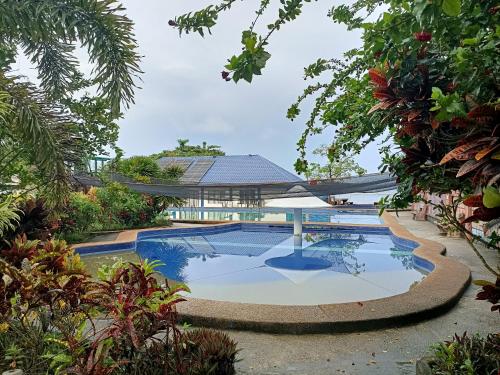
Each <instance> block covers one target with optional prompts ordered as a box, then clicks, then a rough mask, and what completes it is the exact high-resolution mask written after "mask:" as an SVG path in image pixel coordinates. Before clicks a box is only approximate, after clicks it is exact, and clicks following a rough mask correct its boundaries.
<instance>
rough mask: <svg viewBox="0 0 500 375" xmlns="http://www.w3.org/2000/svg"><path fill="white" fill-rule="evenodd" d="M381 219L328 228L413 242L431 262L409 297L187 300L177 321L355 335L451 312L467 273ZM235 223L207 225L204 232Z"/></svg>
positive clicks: (128, 236) (436, 247) (434, 245)
mask: <svg viewBox="0 0 500 375" xmlns="http://www.w3.org/2000/svg"><path fill="white" fill-rule="evenodd" d="M382 219H383V220H384V224H363V225H355V224H349V225H342V224H339V225H338V224H331V225H330V226H332V227H336V226H337V227H338V226H350V227H357V226H358V227H359V226H362V227H378V228H380V227H381V228H384V227H385V228H389V230H390V231H391V232H392V234H394V235H395V236H397V237H399V238H402V239H406V240H409V241H414V242H416V243H417V244H418V245H419V246H418V247H417V248H416V249H415V250H414V251H413V252H414V254H415V255H416V256H417V257H418V258H420V259H424V260H425V261H428V262H430V263H431V264H432V265H433V266H434V270H433V271H432V272H430V273H429V274H428V275H427V276H426V277H425V278H424V279H423V280H422V281H421V282H420V283H419V284H417V285H416V286H415V287H413V288H411V289H410V290H409V291H408V292H405V293H402V294H398V295H395V296H391V297H386V298H381V299H376V300H370V301H363V302H350V303H337V304H324V305H312V306H304V305H297V306H293V305H264V304H249V303H237V302H221V301H212V300H203V299H196V298H188V299H187V301H185V302H183V303H181V304H179V305H178V307H177V311H178V312H179V315H180V320H181V321H182V322H187V323H190V324H193V325H195V326H205V327H213V328H219V329H234V330H250V331H257V332H267V333H293V334H306V333H332V332H356V331H364V330H373V329H380V328H386V327H393V326H401V325H406V324H411V323H415V322H418V321H421V320H425V319H429V318H431V317H435V316H437V315H440V314H442V313H444V312H446V311H448V310H449V309H450V308H452V307H453V306H454V305H455V304H456V303H457V302H458V301H459V299H460V297H461V296H462V295H463V293H464V291H465V289H466V288H467V286H468V285H469V284H470V280H471V275H470V270H469V268H468V267H466V266H465V265H463V264H462V263H460V262H458V261H456V260H454V259H451V258H448V257H445V256H443V255H444V254H445V252H446V248H445V247H444V246H443V245H442V244H440V243H438V242H435V241H431V240H427V239H424V238H419V237H416V236H414V235H413V234H412V233H410V232H409V231H408V230H407V229H406V228H405V227H404V226H403V225H401V224H400V223H399V222H398V220H397V219H396V218H395V217H394V216H393V215H392V214H390V213H387V212H385V213H384V214H383V215H382ZM235 223H236V222H230V223H228V222H219V223H210V224H205V225H204V226H203V227H211V226H227V225H234V224H235ZM237 223H244V222H237ZM266 224H268V223H266ZM281 224H283V223H281ZM311 224H316V225H322V224H324V223H311ZM171 229H176V228H168V227H167V228H151V229H146V230H134V231H126V232H123V233H124V234H123V235H122V236H120V235H119V236H118V238H117V239H116V240H115V241H110V242H101V243H86V244H78V245H75V248H76V249H78V248H82V247H89V246H92V247H93V246H96V247H99V246H102V245H109V244H120V243H127V242H131V241H133V242H135V241H136V239H137V237H138V234H139V233H141V232H147V231H154V230H162V231H163V230H166V231H168V230H171Z"/></svg>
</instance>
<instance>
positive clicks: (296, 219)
mask: <svg viewBox="0 0 500 375" xmlns="http://www.w3.org/2000/svg"><path fill="white" fill-rule="evenodd" d="M293 235H294V236H301V237H302V208H294V209H293Z"/></svg>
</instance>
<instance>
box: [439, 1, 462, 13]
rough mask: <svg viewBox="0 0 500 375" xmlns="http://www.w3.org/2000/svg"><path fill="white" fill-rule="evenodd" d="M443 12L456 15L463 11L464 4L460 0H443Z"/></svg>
mask: <svg viewBox="0 0 500 375" xmlns="http://www.w3.org/2000/svg"><path fill="white" fill-rule="evenodd" d="M442 8H443V12H445V13H446V14H447V15H448V16H450V17H456V16H458V15H459V14H460V12H461V11H462V4H461V1H460V0H443V5H442Z"/></svg>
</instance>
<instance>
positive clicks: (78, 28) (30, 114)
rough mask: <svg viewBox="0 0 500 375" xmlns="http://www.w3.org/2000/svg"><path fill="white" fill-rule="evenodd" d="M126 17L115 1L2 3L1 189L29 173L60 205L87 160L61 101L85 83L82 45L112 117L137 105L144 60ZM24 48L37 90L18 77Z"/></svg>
mask: <svg viewBox="0 0 500 375" xmlns="http://www.w3.org/2000/svg"><path fill="white" fill-rule="evenodd" d="M123 12H124V8H123V7H122V6H121V5H120V4H117V3H116V1H114V0H0V146H1V147H0V184H1V185H5V183H6V182H7V183H10V179H11V177H12V176H13V175H16V174H20V173H23V172H30V173H31V175H33V176H35V177H36V178H37V179H38V181H40V184H39V185H41V186H42V187H43V188H44V191H45V193H46V194H47V195H48V196H49V197H51V198H52V200H53V201H54V202H57V201H61V198H62V197H63V196H64V193H65V191H67V188H68V182H69V178H68V177H69V174H70V173H69V172H70V168H71V166H72V165H74V163H76V162H78V160H79V158H81V155H80V154H79V147H78V142H79V140H78V138H77V134H78V133H77V132H76V127H75V121H74V118H72V116H71V113H70V112H69V111H68V109H67V107H66V106H64V105H63V104H62V102H64V99H66V98H69V97H71V96H73V95H75V91H76V90H77V89H78V82H80V81H81V80H82V78H83V76H82V74H81V73H80V72H79V70H78V67H79V63H78V60H77V58H76V57H75V55H74V51H75V48H76V47H77V46H78V45H79V46H81V47H83V48H85V49H86V50H87V52H88V55H89V61H90V63H91V64H93V72H92V76H91V77H88V78H89V80H90V82H91V83H92V84H93V85H94V86H95V87H96V90H97V92H98V94H99V95H101V96H102V97H103V98H105V99H106V100H108V101H109V103H110V106H111V109H112V111H113V113H115V114H116V115H118V114H119V113H120V107H121V106H125V107H128V106H129V105H130V104H131V103H133V98H134V89H135V88H136V83H135V81H136V78H137V77H138V75H139V74H140V73H141V70H140V68H139V65H138V62H139V60H140V58H139V55H138V53H137V51H136V49H137V44H136V41H135V39H134V34H133V30H132V27H133V23H132V21H131V20H130V19H128V18H127V17H126V16H125V15H124V14H123ZM77 44H78V45H77ZM19 51H21V52H22V53H24V55H25V56H27V57H28V58H29V59H30V61H31V62H32V63H33V64H34V65H35V66H36V68H37V71H38V78H39V82H40V84H39V85H38V86H37V85H35V84H33V83H30V82H28V81H27V80H26V79H25V78H24V77H20V76H15V75H13V74H12V72H11V69H10V66H11V64H12V63H13V62H15V60H16V57H17V54H18V52H19ZM2 191H3V192H5V189H4V188H2V187H1V186H0V194H2Z"/></svg>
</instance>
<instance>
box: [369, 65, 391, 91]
mask: <svg viewBox="0 0 500 375" xmlns="http://www.w3.org/2000/svg"><path fill="white" fill-rule="evenodd" d="M368 75H369V76H370V79H371V80H372V82H373V83H374V84H375V85H377V86H381V87H387V86H388V85H387V78H385V74H384V72H382V71H381V70H379V69H377V68H372V69H370V70H368Z"/></svg>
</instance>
